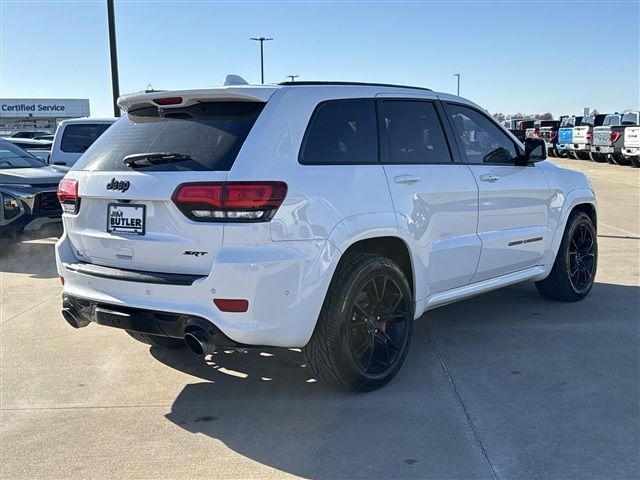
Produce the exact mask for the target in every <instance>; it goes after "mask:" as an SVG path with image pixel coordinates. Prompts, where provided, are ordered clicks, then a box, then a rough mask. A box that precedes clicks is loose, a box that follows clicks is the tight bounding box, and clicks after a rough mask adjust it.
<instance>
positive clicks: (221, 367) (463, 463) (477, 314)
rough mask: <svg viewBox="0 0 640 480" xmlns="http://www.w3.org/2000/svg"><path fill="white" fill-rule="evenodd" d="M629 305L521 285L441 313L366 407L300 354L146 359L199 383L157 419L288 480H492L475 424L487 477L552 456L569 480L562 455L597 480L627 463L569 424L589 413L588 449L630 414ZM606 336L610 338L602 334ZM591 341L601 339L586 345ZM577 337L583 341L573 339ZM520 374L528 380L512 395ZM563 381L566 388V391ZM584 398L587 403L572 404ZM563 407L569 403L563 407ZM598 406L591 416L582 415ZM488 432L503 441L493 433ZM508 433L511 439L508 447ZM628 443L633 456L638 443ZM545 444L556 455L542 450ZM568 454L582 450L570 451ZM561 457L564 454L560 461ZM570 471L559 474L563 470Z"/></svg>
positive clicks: (634, 364)
mask: <svg viewBox="0 0 640 480" xmlns="http://www.w3.org/2000/svg"><path fill="white" fill-rule="evenodd" d="M639 296H640V288H638V287H637V286H625V285H614V284H605V283H597V284H596V285H595V287H594V290H593V292H592V294H591V295H590V296H589V297H587V299H585V300H584V301H582V302H578V303H573V304H567V303H559V302H548V301H545V300H543V299H542V298H541V297H540V296H539V295H538V294H537V292H536V290H535V287H534V286H533V284H531V283H526V284H521V285H515V286H512V287H508V288H505V289H503V290H500V291H496V292H491V293H488V294H485V295H482V296H479V297H476V298H473V299H469V300H466V301H463V302H459V303H457V304H455V305H449V306H445V307H441V308H439V309H436V310H433V311H430V312H428V314H426V315H425V316H423V317H422V318H421V319H419V320H418V321H417V323H416V328H415V331H414V339H413V343H412V346H411V350H410V353H409V355H408V357H407V361H406V362H405V364H404V366H403V368H402V370H401V371H400V373H399V374H398V376H397V377H396V378H395V379H394V380H393V381H392V382H391V383H389V384H388V385H387V386H385V387H384V388H382V389H381V390H378V391H375V392H371V393H367V394H358V393H353V392H347V391H341V390H339V389H334V388H332V387H329V386H327V385H325V384H323V383H321V382H318V381H316V379H315V378H314V376H313V374H312V372H311V371H310V370H309V367H308V366H307V365H306V363H305V359H304V356H303V354H302V353H301V352H300V350H298V349H277V348H255V349H248V350H240V351H236V350H222V351H219V352H217V353H216V354H214V355H212V356H210V357H208V358H207V360H206V361H204V360H202V359H200V358H198V357H195V356H194V355H192V354H191V353H189V352H188V351H186V350H178V351H175V350H174V351H170V350H164V349H159V348H151V353H152V355H153V356H154V357H155V358H156V359H158V360H159V361H160V362H162V363H164V364H166V365H168V366H170V367H172V368H175V369H177V370H180V371H182V372H184V373H187V374H189V375H191V376H193V377H194V378H195V379H197V380H198V381H195V382H193V383H191V384H189V385H186V386H185V387H184V389H183V390H182V391H181V393H180V394H179V395H178V397H177V398H176V399H175V401H174V402H173V405H172V407H171V411H170V412H169V413H168V414H167V415H166V418H167V419H168V420H170V421H171V422H173V423H174V424H175V425H178V426H179V427H180V428H183V429H185V430H186V431H188V432H191V433H193V434H196V435H204V436H206V437H210V438H211V439H216V440H218V441H220V442H223V443H224V445H226V446H227V447H228V448H229V449H231V450H232V451H234V452H237V454H239V455H240V456H242V457H244V458H248V459H250V460H252V461H254V462H258V463H260V464H262V465H266V466H268V467H272V468H276V469H278V470H280V471H284V472H287V473H290V474H294V475H299V476H303V477H307V478H365V477H367V478H491V477H492V476H493V474H492V472H491V470H490V469H489V468H488V464H487V462H486V459H485V457H484V454H485V452H484V451H483V450H481V449H479V448H478V443H477V441H476V440H475V439H474V435H475V428H478V427H474V428H471V424H470V420H472V421H473V422H474V423H475V422H477V423H478V424H479V425H480V426H481V427H482V428H478V431H479V435H480V438H481V439H482V440H485V439H486V441H487V444H488V445H491V446H492V447H493V446H494V445H493V444H492V443H491V442H492V440H495V441H496V442H497V443H496V444H497V445H498V447H496V448H488V449H487V451H486V454H487V455H488V456H489V458H490V460H491V462H492V463H494V465H495V464H498V465H501V466H503V470H502V473H503V474H505V475H507V476H509V475H510V474H513V477H514V478H515V477H517V476H518V475H517V474H516V473H517V472H518V471H519V470H518V469H522V471H529V472H530V473H531V475H533V476H544V474H545V473H544V471H543V470H536V468H542V466H543V465H545V463H546V460H545V458H549V457H554V458H555V460H554V461H556V462H557V463H559V464H560V466H559V467H558V469H557V470H556V471H555V473H557V474H558V475H557V476H558V477H563V476H564V477H570V476H572V475H573V474H575V472H573V473H571V472H570V471H563V468H565V464H564V463H562V461H563V460H562V458H563V455H566V456H568V457H571V456H573V457H571V458H573V459H575V458H579V459H582V461H583V462H584V463H585V465H586V467H585V468H588V469H591V470H585V471H591V472H592V473H593V474H594V475H595V476H597V475H598V473H599V472H600V473H602V474H603V475H604V476H606V469H605V467H606V466H607V465H610V464H611V461H618V460H620V462H619V463H620V464H622V465H624V464H625V462H624V461H622V459H619V458H618V457H619V456H620V455H618V453H616V452H619V451H620V449H619V448H618V447H615V446H614V445H613V442H612V445H611V446H610V447H607V446H606V445H605V446H603V445H602V444H601V443H597V442H596V443H594V442H595V440H591V438H590V439H587V440H585V439H584V438H583V437H584V435H583V434H581V433H580V432H581V431H582V429H583V423H584V419H582V418H581V417H576V415H577V414H576V412H579V411H580V410H579V409H580V408H581V406H582V403H581V402H585V405H584V406H585V409H587V410H588V411H589V414H590V415H592V416H597V417H598V419H597V420H595V421H594V420H591V421H590V422H589V423H590V425H591V427H590V428H594V436H595V437H597V434H598V432H599V430H598V429H602V431H605V430H606V428H607V427H606V426H607V422H612V424H615V425H616V426H617V424H616V422H617V421H618V420H617V419H616V418H615V417H612V416H611V409H612V408H616V404H617V403H620V402H623V401H624V400H622V398H624V396H626V398H627V399H629V400H628V401H631V402H633V401H634V400H633V391H635V390H637V387H638V385H637V384H638V360H637V358H638V355H637V354H638V338H637V337H638V331H637V318H638V309H639V308H640V307H639V305H640V304H639V303H638V300H639V299H640V297H639ZM608 315H612V316H613V318H615V322H613V321H611V320H609V319H608V318H607V316H608ZM604 322H608V323H607V324H605V323H604ZM614 323H615V325H614ZM609 325H610V328H609ZM604 326H606V328H605V332H608V333H604V334H603V333H602V328H603V327H604ZM595 328H599V330H598V332H599V333H598V335H590V334H589V330H591V329H595ZM577 331H579V332H581V333H580V334H579V338H577V339H576V336H577V335H578V334H577V333H576V332H577ZM583 333H584V335H583ZM603 339H604V343H603ZM611 344H616V345H617V348H618V349H619V353H620V355H621V356H620V359H619V364H616V365H615V368H617V370H616V372H615V373H612V372H609V369H610V368H611V365H610V364H611V361H610V359H609V358H608V357H609V356H611V355H612V353H611ZM634 358H635V359H636V360H635V361H634V360H633V359H634ZM551 360H553V365H551V366H550V365H549V362H550V361H551ZM615 361H616V362H618V360H615ZM518 362H521V363H524V364H526V368H523V367H522V366H517V365H519V363H518ZM614 363H615V362H614ZM558 364H559V365H561V367H558V366H557V365H558ZM513 365H516V366H517V367H514V366H513ZM554 365H555V366H554ZM516 368H517V369H516ZM523 371H524V372H525V373H522V372H523ZM601 371H602V372H601ZM601 373H602V375H604V374H606V375H608V377H609V378H610V381H611V382H614V381H616V382H618V383H619V384H621V385H627V386H628V388H627V390H629V391H628V392H627V391H624V392H623V391H620V390H619V389H618V390H616V391H614V390H611V393H609V392H607V391H601V390H600V386H601V380H602V377H601V376H600V375H601ZM529 375H533V376H534V378H538V380H537V381H536V382H533V383H532V382H529V383H526V384H525V386H523V385H522V382H523V381H524V380H525V379H526V378H528V376H529ZM594 375H595V376H594ZM566 376H569V377H571V379H572V381H571V382H569V383H567V381H566V378H565V377H566ZM623 379H626V380H623ZM629 379H632V380H631V381H629ZM518 382H519V383H518ZM583 390H589V392H590V396H589V397H584V399H583V398H582V397H579V395H580V394H581V392H582V391H583ZM572 395H578V398H577V399H574V400H573V401H572V402H567V401H566V398H567V397H569V398H573V397H572ZM619 395H622V396H619ZM598 396H600V397H601V400H603V401H604V403H603V404H602V405H600V403H595V404H592V403H589V402H593V399H594V398H595V399H598V398H599V397H598ZM636 396H637V395H636ZM532 398H533V399H535V402H533V403H532V400H531V399H532ZM540 398H541V399H542V400H540ZM463 403H464V406H463ZM627 407H628V406H627V405H626V404H625V405H624V408H623V410H624V409H627ZM550 408H551V409H553V411H554V415H555V416H559V417H560V418H562V419H563V420H562V421H558V420H557V419H556V417H555V416H554V417H553V420H550V418H551V417H550V416H549V410H548V409H550ZM627 410H628V409H627ZM627 410H624V411H627ZM487 412H493V413H487ZM636 413H637V412H636ZM498 415H499V417H496V416H498ZM574 417H575V418H574ZM523 419H524V420H523ZM528 420H530V421H531V422H532V423H533V425H534V426H533V427H532V428H534V429H535V428H538V430H537V432H538V434H537V435H543V436H544V438H541V439H540V444H539V445H538V444H537V445H538V447H539V448H538V450H536V452H534V453H533V454H531V453H528V451H527V448H526V445H525V446H522V447H521V446H520V445H518V442H519V441H520V437H523V438H532V436H535V435H536V430H528V428H530V427H527V428H524V427H522V425H521V423H522V422H523V421H528ZM572 421H575V422H576V425H575V426H574V425H572V424H571V422H572ZM494 424H499V425H500V428H495V430H494V427H493V426H492V425H494ZM631 424H634V422H633V421H631V422H629V420H628V418H627V419H626V420H625V423H623V424H621V425H620V426H619V427H620V429H619V431H618V434H620V435H621V438H626V437H625V436H624V435H623V433H624V432H622V430H625V428H626V431H629V432H631V430H633V427H632V426H631ZM625 425H626V427H625ZM536 426H537V427H536ZM510 428H512V429H514V432H513V435H514V437H515V438H511V437H510V436H509V435H510V434H511V432H510V431H509V429H510ZM505 432H506V433H505ZM629 432H627V433H628V435H627V437H629V438H628V440H629V445H630V447H629V448H631V449H633V448H635V447H637V446H638V445H637V443H638V442H637V441H636V442H635V443H634V441H633V438H634V437H633V433H629ZM554 436H555V437H557V438H562V445H565V446H564V447H562V446H559V445H558V443H557V441H556V440H551V441H549V440H547V438H554ZM494 437H496V439H494ZM595 437H594V438H595ZM540 445H542V446H540ZM567 445H576V446H579V447H580V449H579V451H577V452H576V451H574V450H573V449H572V447H570V446H567ZM615 445H617V443H616V444H615ZM563 449H564V450H568V451H569V453H560V452H561V451H563ZM627 450H628V449H627ZM504 452H508V454H504V455H502V454H503V453H504ZM494 455H495V456H494ZM531 455H534V456H533V457H532V456H531ZM535 455H538V457H535ZM518 462H520V463H518ZM523 462H524V463H526V462H531V463H532V465H529V464H527V465H523V464H522V463H523ZM594 462H595V463H594ZM598 462H599V463H598ZM573 464H574V463H573V462H572V461H567V462H566V465H567V467H566V468H570V466H571V465H573ZM509 466H513V468H515V469H516V470H514V471H510V470H509ZM600 467H602V468H600ZM532 468H533V470H531V469H532ZM607 468H608V467H607ZM621 468H623V467H621ZM536 472H537V473H536ZM594 472H595V473H594ZM238 475H239V476H242V475H241V474H240V473H239V474H238ZM554 475H555V474H554ZM552 476H553V475H552Z"/></svg>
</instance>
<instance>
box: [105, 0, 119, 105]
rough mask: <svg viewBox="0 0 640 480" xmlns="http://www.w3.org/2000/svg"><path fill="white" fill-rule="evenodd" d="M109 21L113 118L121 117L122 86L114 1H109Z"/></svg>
mask: <svg viewBox="0 0 640 480" xmlns="http://www.w3.org/2000/svg"><path fill="white" fill-rule="evenodd" d="M107 20H108V22H109V54H110V56H111V90H112V93H113V116H114V117H119V116H120V107H118V97H119V96H120V86H119V84H118V54H117V53H116V23H115V19H114V14H113V0H107Z"/></svg>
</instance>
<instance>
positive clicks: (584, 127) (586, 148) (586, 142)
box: [570, 114, 606, 160]
mask: <svg viewBox="0 0 640 480" xmlns="http://www.w3.org/2000/svg"><path fill="white" fill-rule="evenodd" d="M605 118H606V115H603V114H598V115H585V116H584V117H582V120H581V121H580V123H577V124H576V125H575V126H574V127H573V140H572V142H571V146H570V153H571V155H572V156H573V157H574V158H578V159H580V160H590V157H589V152H590V151H591V141H592V139H593V128H594V127H599V126H601V125H602V123H603V122H604V119H605Z"/></svg>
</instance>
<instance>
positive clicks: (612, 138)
mask: <svg viewBox="0 0 640 480" xmlns="http://www.w3.org/2000/svg"><path fill="white" fill-rule="evenodd" d="M620 135H622V132H611V133H610V134H609V141H610V142H611V143H616V142H617V141H618V139H619V138H620Z"/></svg>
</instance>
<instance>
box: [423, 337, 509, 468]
mask: <svg viewBox="0 0 640 480" xmlns="http://www.w3.org/2000/svg"><path fill="white" fill-rule="evenodd" d="M427 338H428V339H429V341H430V342H431V344H432V345H433V348H434V350H435V351H436V354H437V355H438V358H439V359H440V365H441V367H442V370H443V371H444V374H445V375H446V377H447V379H448V380H449V383H450V384H451V388H452V390H453V393H454V394H455V396H456V398H457V400H458V403H459V404H460V407H461V408H462V411H463V412H464V415H465V417H466V418H467V423H468V425H469V428H470V429H471V432H472V433H473V438H474V439H475V441H476V443H477V444H478V447H479V448H480V451H481V452H482V455H483V456H484V459H485V461H486V462H487V465H488V466H489V468H490V469H491V473H492V474H493V478H494V480H500V476H499V475H498V473H497V472H496V470H495V468H494V467H493V464H492V463H491V460H490V459H489V455H488V454H487V451H486V450H485V448H484V445H483V444H482V440H480V435H479V434H478V431H477V430H476V427H475V425H474V424H473V421H472V420H471V415H470V414H469V410H467V406H466V405H465V403H464V401H463V400H462V396H461V395H460V392H458V388H457V387H456V382H455V381H454V380H453V377H452V376H451V373H450V372H449V368H447V364H446V362H445V361H444V356H443V355H442V353H441V352H440V349H439V348H438V344H437V343H436V342H435V340H434V339H433V337H432V336H431V331H430V330H429V327H427Z"/></svg>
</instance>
